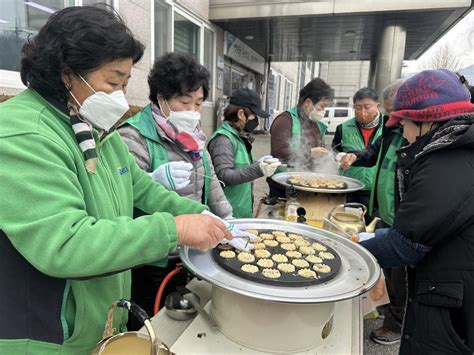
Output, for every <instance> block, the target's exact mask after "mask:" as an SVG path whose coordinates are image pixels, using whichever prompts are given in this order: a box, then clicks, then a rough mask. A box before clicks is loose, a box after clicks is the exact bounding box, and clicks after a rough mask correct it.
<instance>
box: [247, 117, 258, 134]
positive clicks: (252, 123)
mask: <svg viewBox="0 0 474 355" xmlns="http://www.w3.org/2000/svg"><path fill="white" fill-rule="evenodd" d="M257 126H258V118H254V119H253V120H247V122H246V123H245V126H244V131H245V132H247V133H252V132H253V131H255V128H257Z"/></svg>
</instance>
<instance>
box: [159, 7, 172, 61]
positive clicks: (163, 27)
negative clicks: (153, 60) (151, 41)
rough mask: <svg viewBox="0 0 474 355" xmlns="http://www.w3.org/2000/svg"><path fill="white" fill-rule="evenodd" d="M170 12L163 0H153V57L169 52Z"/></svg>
mask: <svg viewBox="0 0 474 355" xmlns="http://www.w3.org/2000/svg"><path fill="white" fill-rule="evenodd" d="M171 14H172V10H171V6H170V5H168V4H167V3H166V1H165V0H156V1H155V57H159V56H162V55H163V54H165V53H166V52H171V21H172V15H171Z"/></svg>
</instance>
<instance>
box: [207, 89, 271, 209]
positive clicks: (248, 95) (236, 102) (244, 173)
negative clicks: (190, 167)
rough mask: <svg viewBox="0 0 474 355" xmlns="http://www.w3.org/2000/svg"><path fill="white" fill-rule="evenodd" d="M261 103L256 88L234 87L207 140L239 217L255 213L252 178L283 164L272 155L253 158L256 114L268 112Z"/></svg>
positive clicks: (221, 178)
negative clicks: (215, 128)
mask: <svg viewBox="0 0 474 355" xmlns="http://www.w3.org/2000/svg"><path fill="white" fill-rule="evenodd" d="M261 106H262V102H261V100H260V97H259V95H258V93H257V92H255V91H253V90H250V89H246V88H244V89H238V90H236V91H234V92H233V93H232V95H231V97H230V101H229V105H228V106H227V107H226V108H225V110H224V122H223V123H222V125H221V126H220V127H219V128H218V129H217V130H216V132H215V133H214V134H213V135H212V137H211V139H210V140H209V144H208V149H209V153H210V155H211V157H212V162H213V164H214V168H215V171H216V174H217V177H218V178H219V179H220V180H222V181H223V182H224V183H225V187H224V193H225V195H226V197H227V199H228V200H229V202H230V204H231V205H232V209H233V215H234V217H237V218H248V217H253V194H252V181H253V180H255V179H258V178H259V177H262V176H271V175H273V173H274V172H275V170H276V169H277V167H278V166H279V165H280V161H279V160H278V159H275V158H273V157H272V156H270V155H265V156H263V157H261V158H260V159H259V160H258V161H254V157H253V154H252V142H253V141H254V138H253V137H252V136H251V133H252V132H253V131H254V130H255V128H257V126H258V119H257V116H260V117H268V116H269V114H268V113H267V112H265V111H264V110H262V108H261Z"/></svg>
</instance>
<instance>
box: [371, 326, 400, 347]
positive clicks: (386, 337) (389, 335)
mask: <svg viewBox="0 0 474 355" xmlns="http://www.w3.org/2000/svg"><path fill="white" fill-rule="evenodd" d="M401 337H402V334H401V333H398V332H392V331H391V330H389V329H387V328H384V327H380V328H378V329H375V330H372V331H371V332H370V340H372V341H373V342H374V343H377V344H380V345H392V344H396V343H398V342H399V341H400V338H401Z"/></svg>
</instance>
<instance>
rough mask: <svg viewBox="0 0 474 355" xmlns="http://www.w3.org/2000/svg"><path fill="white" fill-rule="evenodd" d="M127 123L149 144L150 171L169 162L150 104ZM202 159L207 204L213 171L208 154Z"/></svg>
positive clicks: (203, 201)
mask: <svg viewBox="0 0 474 355" xmlns="http://www.w3.org/2000/svg"><path fill="white" fill-rule="evenodd" d="M126 123H128V124H129V125H130V126H132V127H134V128H135V129H137V130H138V132H140V134H141V135H142V136H143V137H145V140H146V143H147V146H148V156H149V159H148V160H149V164H150V167H149V172H152V171H154V170H155V169H156V168H158V167H159V166H160V165H163V164H166V163H168V162H169V159H168V151H167V150H166V147H165V146H164V145H163V143H161V139H160V136H159V135H158V132H157V130H156V126H155V121H154V120H153V114H152V112H151V106H150V105H147V106H145V108H144V109H143V110H142V111H140V112H138V113H137V114H136V115H134V116H133V117H131V118H130V119H129V120H127V122H126ZM202 160H203V165H204V171H205V174H206V177H205V178H204V193H203V200H202V201H201V202H202V203H203V204H205V205H207V202H208V201H209V191H210V185H211V174H212V173H211V166H210V163H209V160H208V158H207V155H206V154H203V156H202Z"/></svg>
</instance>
